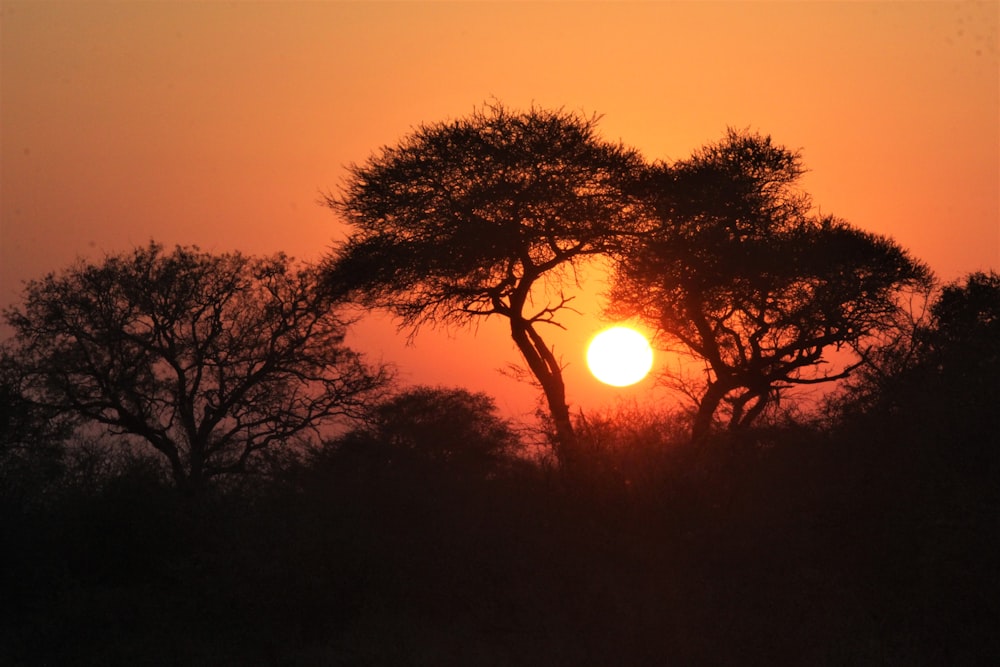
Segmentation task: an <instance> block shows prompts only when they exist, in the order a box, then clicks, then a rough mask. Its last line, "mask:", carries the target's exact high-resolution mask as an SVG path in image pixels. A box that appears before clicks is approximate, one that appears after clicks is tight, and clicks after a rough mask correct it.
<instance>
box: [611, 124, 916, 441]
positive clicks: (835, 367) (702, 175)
mask: <svg viewBox="0 0 1000 667" xmlns="http://www.w3.org/2000/svg"><path fill="white" fill-rule="evenodd" d="M802 173H803V169H802V166H801V160H800V157H799V155H798V153H795V152H792V151H789V150H788V149H786V148H784V147H781V146H777V145H775V144H773V143H772V142H771V139H770V137H764V136H760V135H756V134H751V133H743V132H737V131H730V132H729V133H728V135H727V136H726V137H725V138H724V139H723V140H722V141H721V142H719V143H716V144H711V145H709V146H707V147H705V148H703V149H702V150H700V151H699V152H697V153H695V155H694V156H693V157H692V158H690V159H689V160H685V161H681V162H678V163H676V164H674V165H659V166H657V167H656V168H654V169H653V170H652V171H651V174H650V177H649V181H648V183H647V193H648V196H649V199H650V202H651V204H652V206H653V207H654V209H655V211H656V215H657V217H658V219H659V221H660V224H659V226H658V227H657V228H656V229H655V230H654V231H652V232H651V233H650V234H649V235H648V236H646V237H644V238H643V239H642V240H641V241H638V242H637V243H636V244H635V245H633V246H631V247H629V248H628V249H627V250H626V251H625V252H623V253H621V254H620V255H619V262H618V271H617V277H616V283H615V285H614V287H613V289H612V290H611V293H610V304H611V305H610V307H609V309H610V311H611V312H612V313H614V314H615V315H618V316H639V317H641V318H643V319H644V320H645V321H646V322H647V323H648V324H649V325H650V326H651V327H652V328H654V329H655V330H656V331H657V335H658V337H659V338H660V341H661V343H662V344H664V345H672V346H678V347H680V348H682V349H684V350H686V351H688V352H689V353H690V354H692V355H693V356H695V357H696V358H698V359H700V360H702V361H703V362H704V363H705V381H704V384H703V386H702V388H701V390H700V395H696V403H697V412H696V415H695V418H694V424H693V436H694V438H695V439H700V438H702V437H703V436H704V435H705V434H706V433H707V431H708V430H709V428H710V426H711V424H712V422H713V418H714V416H715V415H716V413H717V412H718V411H719V409H720V406H722V405H725V406H726V407H727V411H728V423H729V427H730V428H740V427H744V426H747V425H749V424H750V423H752V422H753V420H754V419H756V418H757V417H758V416H759V415H760V414H761V412H762V411H763V410H764V409H765V408H766V407H767V406H768V405H769V404H771V403H772V402H773V401H774V399H776V398H777V396H778V395H779V393H780V392H781V391H782V390H783V389H786V388H789V387H792V386H795V385H804V384H815V383H821V382H829V381H831V380H835V379H839V378H843V377H845V376H847V375H848V374H849V373H850V372H851V371H852V370H853V369H854V368H855V367H856V366H857V364H859V363H861V360H862V358H863V356H864V352H865V346H866V344H869V343H870V342H871V341H872V336H873V334H876V333H878V332H880V331H881V330H883V329H884V328H886V327H891V326H893V324H894V323H895V322H896V318H897V315H898V311H899V302H898V297H899V296H900V295H901V294H902V293H903V292H905V291H906V290H909V289H915V290H918V291H919V290H924V289H926V288H927V286H928V285H929V283H930V281H931V274H930V271H929V270H928V269H927V268H926V267H925V266H924V265H923V264H921V263H919V262H917V261H914V260H913V259H911V258H910V257H909V256H908V254H907V253H906V252H905V251H904V250H903V249H902V248H900V247H899V246H898V245H897V244H896V243H895V242H893V241H892V240H891V239H888V238H885V237H880V236H877V235H874V234H869V233H866V232H863V231H861V230H858V229H856V228H853V227H851V226H850V225H848V224H847V223H846V222H844V221H842V220H838V219H836V218H834V217H831V216H821V215H814V214H812V212H811V209H812V205H811V201H810V198H809V197H808V195H806V194H805V193H802V192H801V191H799V190H798V189H797V188H796V183H797V181H798V179H799V177H800V176H801V175H802ZM832 350H838V351H840V352H841V354H840V355H839V356H838V358H837V359H833V358H831V355H830V352H831V351H832ZM848 352H853V354H848Z"/></svg>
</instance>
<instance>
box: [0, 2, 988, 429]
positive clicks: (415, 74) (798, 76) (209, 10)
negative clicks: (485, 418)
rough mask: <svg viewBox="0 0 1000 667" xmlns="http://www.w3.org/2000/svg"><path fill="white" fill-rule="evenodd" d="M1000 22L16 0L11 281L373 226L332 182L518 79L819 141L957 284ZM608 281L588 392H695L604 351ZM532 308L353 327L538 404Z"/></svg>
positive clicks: (568, 96)
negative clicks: (525, 312) (452, 324)
mask: <svg viewBox="0 0 1000 667" xmlns="http://www.w3.org/2000/svg"><path fill="white" fill-rule="evenodd" d="M998 33H1000V3H997V2H985V3H976V2H931V3H925V2H908V1H903V2H762V1H757V2H754V1H751V2H621V3H619V2H587V3H584V2H547V3H535V2H450V3H444V2H441V3H436V2H292V1H282V2H279V1H272V2H211V1H209V2H183V1H182V2H89V1H86V0H84V1H76V2H48V1H38V0H35V1H32V2H16V1H7V0H3V2H0V153H2V156H0V306H3V307H6V306H9V305H12V304H14V303H17V302H18V300H19V298H20V295H21V290H22V284H23V281H25V280H28V279H32V278H38V277H41V276H42V275H44V274H45V273H46V272H48V271H52V270H58V269H60V268H62V267H65V266H67V265H69V264H71V263H72V262H73V261H74V260H75V259H77V258H79V257H82V258H85V259H90V260H94V261H99V260H100V259H101V258H102V257H104V256H105V255H106V254H116V253H120V252H126V251H128V250H130V249H131V248H133V247H135V246H137V245H145V244H146V243H148V242H149V241H150V240H151V239H155V240H156V241H158V242H161V243H163V244H165V245H167V246H168V247H169V246H173V245H175V244H181V245H190V244H195V245H198V246H200V247H201V248H202V249H204V250H209V251H213V252H224V251H231V250H240V251H243V252H246V253H251V254H270V253H274V252H277V251H284V252H286V253H288V254H290V255H292V256H294V257H296V258H299V259H302V260H304V261H316V260H319V259H321V258H322V257H323V256H324V255H325V254H326V253H328V252H329V251H330V249H331V248H333V247H335V246H336V244H338V243H340V242H341V241H343V239H344V238H345V234H346V233H347V229H346V228H345V227H344V226H343V225H342V224H341V223H340V221H339V220H338V219H337V217H336V215H335V214H334V213H333V212H332V211H330V210H329V209H327V208H325V207H323V206H322V205H321V204H320V199H321V197H322V196H323V195H324V194H325V193H329V192H336V190H337V188H338V187H340V185H341V184H342V183H343V181H344V178H345V176H346V167H347V166H348V165H350V164H352V163H363V162H364V161H365V160H366V159H367V158H368V157H369V156H370V155H371V154H372V153H373V152H374V151H376V150H377V149H378V148H379V147H381V146H384V145H392V144H394V143H396V142H398V141H399V140H400V139H401V138H403V137H404V136H405V135H406V134H407V133H408V132H410V131H411V130H412V129H413V128H415V127H416V126H417V125H419V124H422V123H434V122H438V121H445V120H449V119H455V118H459V117H463V116H466V115H468V114H469V113H470V112H471V111H473V110H474V109H476V108H479V107H481V106H482V105H483V104H484V103H487V102H490V101H491V100H498V101H500V102H502V103H503V104H505V105H507V106H509V107H513V108H521V109H524V108H527V107H529V106H531V105H534V106H538V107H544V108H562V109H567V110H571V111H579V112H582V113H585V114H588V115H590V114H599V115H601V122H600V125H599V131H600V133H601V134H602V136H603V137H604V138H606V139H608V140H612V141H622V142H624V143H626V144H628V145H630V146H634V147H636V148H638V149H639V150H640V151H641V152H642V153H643V154H644V155H645V156H646V157H647V158H648V159H650V160H655V159H662V160H676V159H682V158H685V157H687V156H689V155H690V154H691V152H692V151H693V150H695V149H697V148H698V147H700V146H702V145H704V144H705V143H708V142H712V141H716V140H718V139H720V138H721V137H722V135H723V134H724V132H725V130H726V128H727V127H734V128H740V129H743V128H748V129H751V130H755V131H759V132H762V133H765V134H770V135H771V136H772V137H773V138H774V139H775V141H776V142H778V143H780V144H784V145H786V146H788V147H790V148H793V149H799V150H801V152H802V157H803V161H804V163H805V165H806V167H807V168H808V169H809V170H810V171H809V173H808V174H807V175H806V176H805V178H804V181H803V185H804V187H805V188H806V190H808V191H809V192H810V193H811V194H812V196H813V198H814V201H815V203H816V204H817V205H818V206H819V207H820V209H821V210H822V212H823V213H832V214H836V215H838V216H840V217H842V218H845V219H847V220H848V221H850V222H851V223H852V224H854V225H856V226H858V227H860V228H862V229H865V230H868V231H871V232H875V233H879V234H886V235H890V236H892V237H893V238H894V239H895V240H896V241H897V242H898V243H899V244H901V245H902V246H903V247H905V248H907V249H908V250H909V251H910V252H911V253H912V254H913V256H915V257H916V258H918V259H921V260H923V261H924V262H926V263H927V264H929V265H930V266H931V268H932V269H933V270H934V271H935V273H936V274H937V276H938V277H939V278H940V279H941V280H944V281H951V280H956V279H959V278H961V277H962V276H964V275H966V274H967V273H969V272H971V271H976V270H990V269H994V270H998V269H1000V74H998V72H1000V56H998V46H997V41H998ZM604 289H605V284H604V280H603V275H602V273H601V271H599V270H596V269H595V270H592V271H590V272H588V273H587V274H585V276H584V280H583V281H582V283H581V285H580V287H579V288H578V289H577V290H576V292H575V295H576V297H577V298H576V300H575V301H574V305H576V306H577V308H578V309H579V310H580V311H581V313H580V314H578V315H571V316H568V317H566V318H565V319H564V320H563V324H564V325H565V326H566V330H565V331H560V330H553V331H552V332H551V340H552V341H553V342H554V344H555V351H556V354H557V355H558V356H560V357H561V358H562V359H563V361H564V363H565V364H566V366H567V367H566V381H567V387H568V395H569V401H570V403H571V405H572V407H573V408H574V410H578V409H582V410H586V411H593V410H598V411H599V410H602V409H606V408H609V407H611V406H613V405H615V404H617V403H619V402H622V401H625V402H629V401H638V402H650V401H651V402H661V401H664V402H665V401H670V400H672V399H670V398H669V397H667V396H663V395H661V393H660V391H659V390H656V389H655V388H654V386H653V380H651V379H648V380H645V381H643V382H641V383H639V384H638V385H635V386H633V387H631V388H627V389H616V388H612V387H607V386H604V385H601V384H600V383H599V382H597V381H596V380H595V379H593V378H592V377H591V376H590V375H589V373H587V372H586V369H585V362H584V354H585V347H586V343H587V341H588V339H589V338H590V337H591V336H593V335H594V334H595V333H596V332H597V331H598V330H599V329H601V328H603V327H604V326H606V325H608V324H609V323H607V322H605V321H603V320H602V319H601V317H600V308H601V294H602V292H603V290H604ZM504 325H505V322H504V321H500V320H493V319H491V320H488V321H486V322H482V323H480V325H479V326H478V327H476V328H475V329H454V330H448V331H439V330H429V329H424V330H422V331H421V332H420V333H419V335H417V336H416V338H414V339H413V341H412V344H409V345H407V342H406V336H405V335H403V334H400V333H397V332H396V328H395V325H394V323H393V321H392V320H391V318H389V317H388V316H386V315H384V314H379V313H374V314H366V315H364V316H363V317H362V319H361V320H360V321H359V322H357V323H356V324H355V325H354V326H353V327H352V329H351V335H350V336H349V338H348V342H349V343H350V344H351V345H353V346H354V347H355V348H357V349H358V350H360V351H362V352H364V353H366V354H367V355H369V357H370V358H371V359H373V360H381V361H385V362H391V363H394V364H396V365H397V367H398V369H399V372H400V379H401V380H402V381H403V382H405V383H424V384H434V385H438V384H439V385H447V386H462V387H466V388H468V389H471V390H474V391H486V392H488V393H490V394H491V395H493V396H495V397H496V398H497V402H498V405H499V406H500V408H501V410H502V411H503V412H504V413H505V414H508V415H510V416H525V415H529V414H530V413H531V412H532V411H533V410H534V408H535V406H536V403H537V392H536V391H535V390H534V389H533V388H532V387H530V386H527V385H525V384H524V383H522V382H519V381H516V380H515V379H513V378H511V377H510V376H509V374H505V373H503V372H501V370H502V369H504V368H505V367H507V366H508V364H511V363H517V362H518V361H519V358H518V356H517V353H516V350H515V348H514V347H513V343H511V342H510V340H509V336H508V331H507V329H506V328H505V326H504ZM661 356H662V355H661ZM658 363H659V364H660V367H662V364H664V363H670V361H669V359H665V358H664V359H660V360H659V362H658ZM664 404H665V403H664Z"/></svg>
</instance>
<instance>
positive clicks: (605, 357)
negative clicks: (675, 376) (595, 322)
mask: <svg viewBox="0 0 1000 667" xmlns="http://www.w3.org/2000/svg"><path fill="white" fill-rule="evenodd" d="M587 367H588V368H590V372H591V373H593V374H594V377H596V378H597V379H598V380H600V381H601V382H603V383H604V384H610V385H612V386H614V387H627V386H628V385H630V384H635V383H636V382H638V381H639V380H641V379H642V378H644V377H646V374H647V373H649V369H651V368H652V367H653V349H652V348H651V347H650V346H649V341H648V340H646V337H645V336H643V335H642V334H641V333H639V332H638V331H636V330H635V329H632V328H630V327H626V326H614V327H611V328H610V329H605V330H604V331H602V332H600V333H598V334H597V335H596V336H594V338H593V339H592V340H591V341H590V345H589V346H588V347H587Z"/></svg>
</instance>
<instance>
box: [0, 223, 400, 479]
mask: <svg viewBox="0 0 1000 667" xmlns="http://www.w3.org/2000/svg"><path fill="white" fill-rule="evenodd" d="M316 282H317V278H316V274H315V272H314V271H312V270H310V269H307V268H294V267H293V265H292V262H291V261H290V260H289V259H288V258H287V257H285V256H284V255H281V254H278V255H275V256H273V257H268V258H261V259H255V258H250V257H247V256H244V255H241V254H239V253H235V254H224V255H212V254H208V253H204V252H201V251H199V250H198V249H197V248H182V247H178V248H176V249H175V250H174V251H173V252H172V253H170V254H167V253H165V252H164V250H163V248H162V247H161V246H160V245H157V244H155V243H151V244H150V245H149V246H148V247H145V248H140V249H137V250H135V251H134V252H133V253H131V254H123V255H119V256H110V257H108V258H106V259H105V260H104V262H103V263H102V264H100V265H93V264H86V263H83V262H78V263H77V264H76V265H74V266H72V267H70V268H69V269H67V270H65V271H63V272H62V273H60V274H49V275H48V276H46V277H45V278H43V279H42V280H39V281H32V282H30V283H28V285H27V286H26V289H25V303H24V306H23V308H12V309H9V310H8V311H6V313H5V315H6V318H7V321H8V322H9V323H10V325H11V326H12V327H13V328H14V330H15V334H16V336H15V339H14V341H13V344H12V345H11V346H10V350H9V352H10V356H11V358H13V359H14V361H15V362H16V363H17V364H18V366H19V369H20V372H21V373H22V374H23V376H24V378H25V383H26V384H25V386H26V387H27V391H28V395H29V396H30V397H31V398H32V400H33V401H35V402H36V403H37V404H38V405H40V406H46V407H48V408H54V409H58V410H61V411H63V412H67V413H73V414H76V415H78V416H79V417H81V418H83V419H85V420H87V421H89V422H96V423H97V424H102V425H104V426H106V427H108V428H109V429H110V430H111V432H112V433H115V434H123V435H124V434H127V435H131V436H138V437H139V438H141V440H142V441H144V442H145V443H147V444H148V445H150V446H151V447H153V448H154V449H155V450H156V451H158V452H159V453H160V454H161V455H162V456H163V458H165V459H166V462H167V463H168V464H169V466H170V471H171V473H172V475H173V479H174V481H175V482H176V484H177V486H178V487H180V488H181V489H183V490H184V491H186V492H189V493H197V492H198V491H200V490H201V489H202V488H203V487H204V485H205V484H206V483H207V482H208V481H209V480H211V479H212V478H215V477H217V476H220V475H226V474H231V473H239V472H243V471H246V470H247V469H248V468H249V467H250V466H252V465H253V464H254V463H255V462H256V461H257V460H258V459H259V457H260V456H261V455H262V453H263V452H264V451H265V450H268V449H269V448H273V447H275V446H277V445H280V444H282V443H286V442H288V441H289V440H290V439H292V438H295V437H299V436H303V437H304V436H306V435H307V434H308V433H310V432H314V431H315V429H316V428H317V427H319V426H320V425H322V424H323V423H324V422H325V421H328V420H330V419H333V418H336V417H338V416H343V415H352V414H357V413H359V412H360V409H361V407H362V406H363V405H364V401H365V400H366V399H367V398H369V397H372V396H377V395H378V392H379V390H380V389H381V388H382V387H383V386H384V385H385V383H386V381H387V379H388V377H387V373H386V371H385V369H382V368H369V367H367V366H365V365H364V364H363V363H362V361H361V359H360V358H359V357H358V355H357V354H355V353H354V352H352V351H351V350H349V349H348V348H346V347H345V346H344V345H343V339H344V331H345V327H346V325H347V323H346V322H345V321H344V320H343V319H341V318H340V317H338V316H337V315H336V314H335V309H334V308H333V304H332V303H331V302H330V301H329V300H328V299H327V298H325V297H322V296H320V292H319V291H318V290H317V289H316Z"/></svg>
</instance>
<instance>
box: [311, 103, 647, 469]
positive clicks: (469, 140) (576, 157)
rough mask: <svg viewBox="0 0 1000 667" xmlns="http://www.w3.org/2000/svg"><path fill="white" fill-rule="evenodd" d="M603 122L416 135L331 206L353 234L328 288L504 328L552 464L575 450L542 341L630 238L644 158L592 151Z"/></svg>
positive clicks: (503, 121) (618, 148) (466, 122)
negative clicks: (571, 293) (595, 269)
mask: <svg viewBox="0 0 1000 667" xmlns="http://www.w3.org/2000/svg"><path fill="white" fill-rule="evenodd" d="M596 123H597V118H594V117H591V118H588V117H583V116H580V115H578V114H572V113H565V112H562V111H544V110H540V109H531V110H530V111H527V112H524V113H515V112H512V111H509V110H507V109H505V108H504V107H502V106H500V105H494V106H490V107H488V108H486V109H484V110H481V111H476V112H474V113H473V114H472V115H471V116H470V117H469V118H466V119H462V120H457V121H452V122H444V123H438V124H434V125H426V126H421V127H419V128H418V129H417V130H415V131H414V132H413V133H412V134H410V135H409V136H407V137H406V138H404V139H403V140H402V141H401V142H400V143H399V144H398V145H397V146H395V147H386V148H382V149H381V151H379V152H378V153H377V154H375V155H374V156H372V157H371V158H370V159H369V160H368V162H367V163H365V164H364V165H363V166H357V165H354V166H352V167H351V170H350V176H349V178H348V181H347V183H346V186H345V187H344V188H343V190H342V193H341V194H340V196H336V197H334V196H331V197H328V200H327V201H328V203H329V205H330V206H331V207H332V208H333V209H334V210H336V211H338V212H340V213H341V214H343V216H344V217H345V218H346V220H347V222H348V223H349V224H350V225H351V226H352V227H353V228H354V229H353V233H352V234H351V236H350V237H349V238H348V239H347V241H346V243H344V244H343V245H342V246H341V247H340V248H339V249H338V250H337V251H336V253H335V254H334V256H333V257H332V258H331V259H330V262H329V264H328V266H327V273H328V276H330V277H331V281H332V284H333V285H334V286H337V287H339V288H344V289H346V290H347V291H348V293H349V294H350V295H351V296H352V297H353V298H354V299H356V300H357V301H358V302H359V303H361V304H363V305H365V306H368V307H379V308H386V309H388V310H389V311H391V312H393V313H394V314H395V315H397V316H398V317H399V318H400V322H401V325H400V326H401V327H403V328H409V329H410V332H411V335H412V334H414V333H415V332H416V331H417V329H418V328H419V327H420V326H421V325H423V324H428V323H429V324H432V325H436V324H446V325H447V324H469V323H470V322H472V321H473V320H477V319H479V318H485V317H490V316H492V315H498V316H500V317H503V318H506V319H507V320H508V321H509V324H510V331H511V338H512V339H513V341H514V343H515V344H516V346H517V348H518V350H519V351H520V353H521V354H522V356H523V357H524V360H525V362H526V364H527V366H528V369H529V370H530V372H531V374H532V375H533V376H534V378H535V379H537V381H538V383H539V384H540V385H541V388H542V391H543V392H544V395H545V399H546V401H547V404H548V408H549V411H550V413H551V416H552V419H553V423H554V427H555V430H556V439H557V447H558V452H557V453H558V454H559V455H560V457H561V458H562V459H563V460H565V458H566V456H567V454H568V451H569V450H570V449H572V445H573V442H574V435H573V428H572V425H571V423H570V416H569V408H568V406H567V403H566V388H565V384H564V381H563V375H562V368H561V366H560V362H559V360H558V359H557V358H556V356H555V354H554V353H553V350H552V348H551V347H550V346H549V345H548V344H547V343H546V342H545V339H544V338H543V336H542V334H541V330H540V329H541V325H544V324H551V325H555V326H561V325H560V324H559V322H558V319H557V318H558V316H559V314H560V312H561V311H562V310H563V309H564V308H566V307H567V304H568V302H569V301H570V298H569V297H566V296H565V295H564V289H563V288H564V286H565V284H566V281H572V280H575V279H576V273H575V270H576V269H577V268H578V266H579V264H580V263H581V262H582V261H583V260H585V259H587V258H589V257H592V256H594V255H600V254H604V253H606V252H607V251H608V249H609V248H610V247H611V245H612V244H613V243H614V242H615V241H616V240H617V238H618V237H619V235H621V234H623V233H625V232H628V231H630V230H632V228H633V227H634V225H635V224H636V223H635V221H636V213H637V207H636V206H634V204H633V203H632V201H631V199H630V196H629V194H628V193H629V191H630V190H629V186H628V184H629V182H630V180H631V179H632V178H633V177H634V175H635V174H636V173H637V171H638V170H639V168H640V167H641V165H642V160H641V158H640V156H639V155H638V154H637V153H636V152H635V151H633V150H629V149H626V148H624V147H623V146H622V145H620V144H612V143H608V142H605V141H602V140H600V139H599V138H598V137H597V136H596V134H595V126H596Z"/></svg>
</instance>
